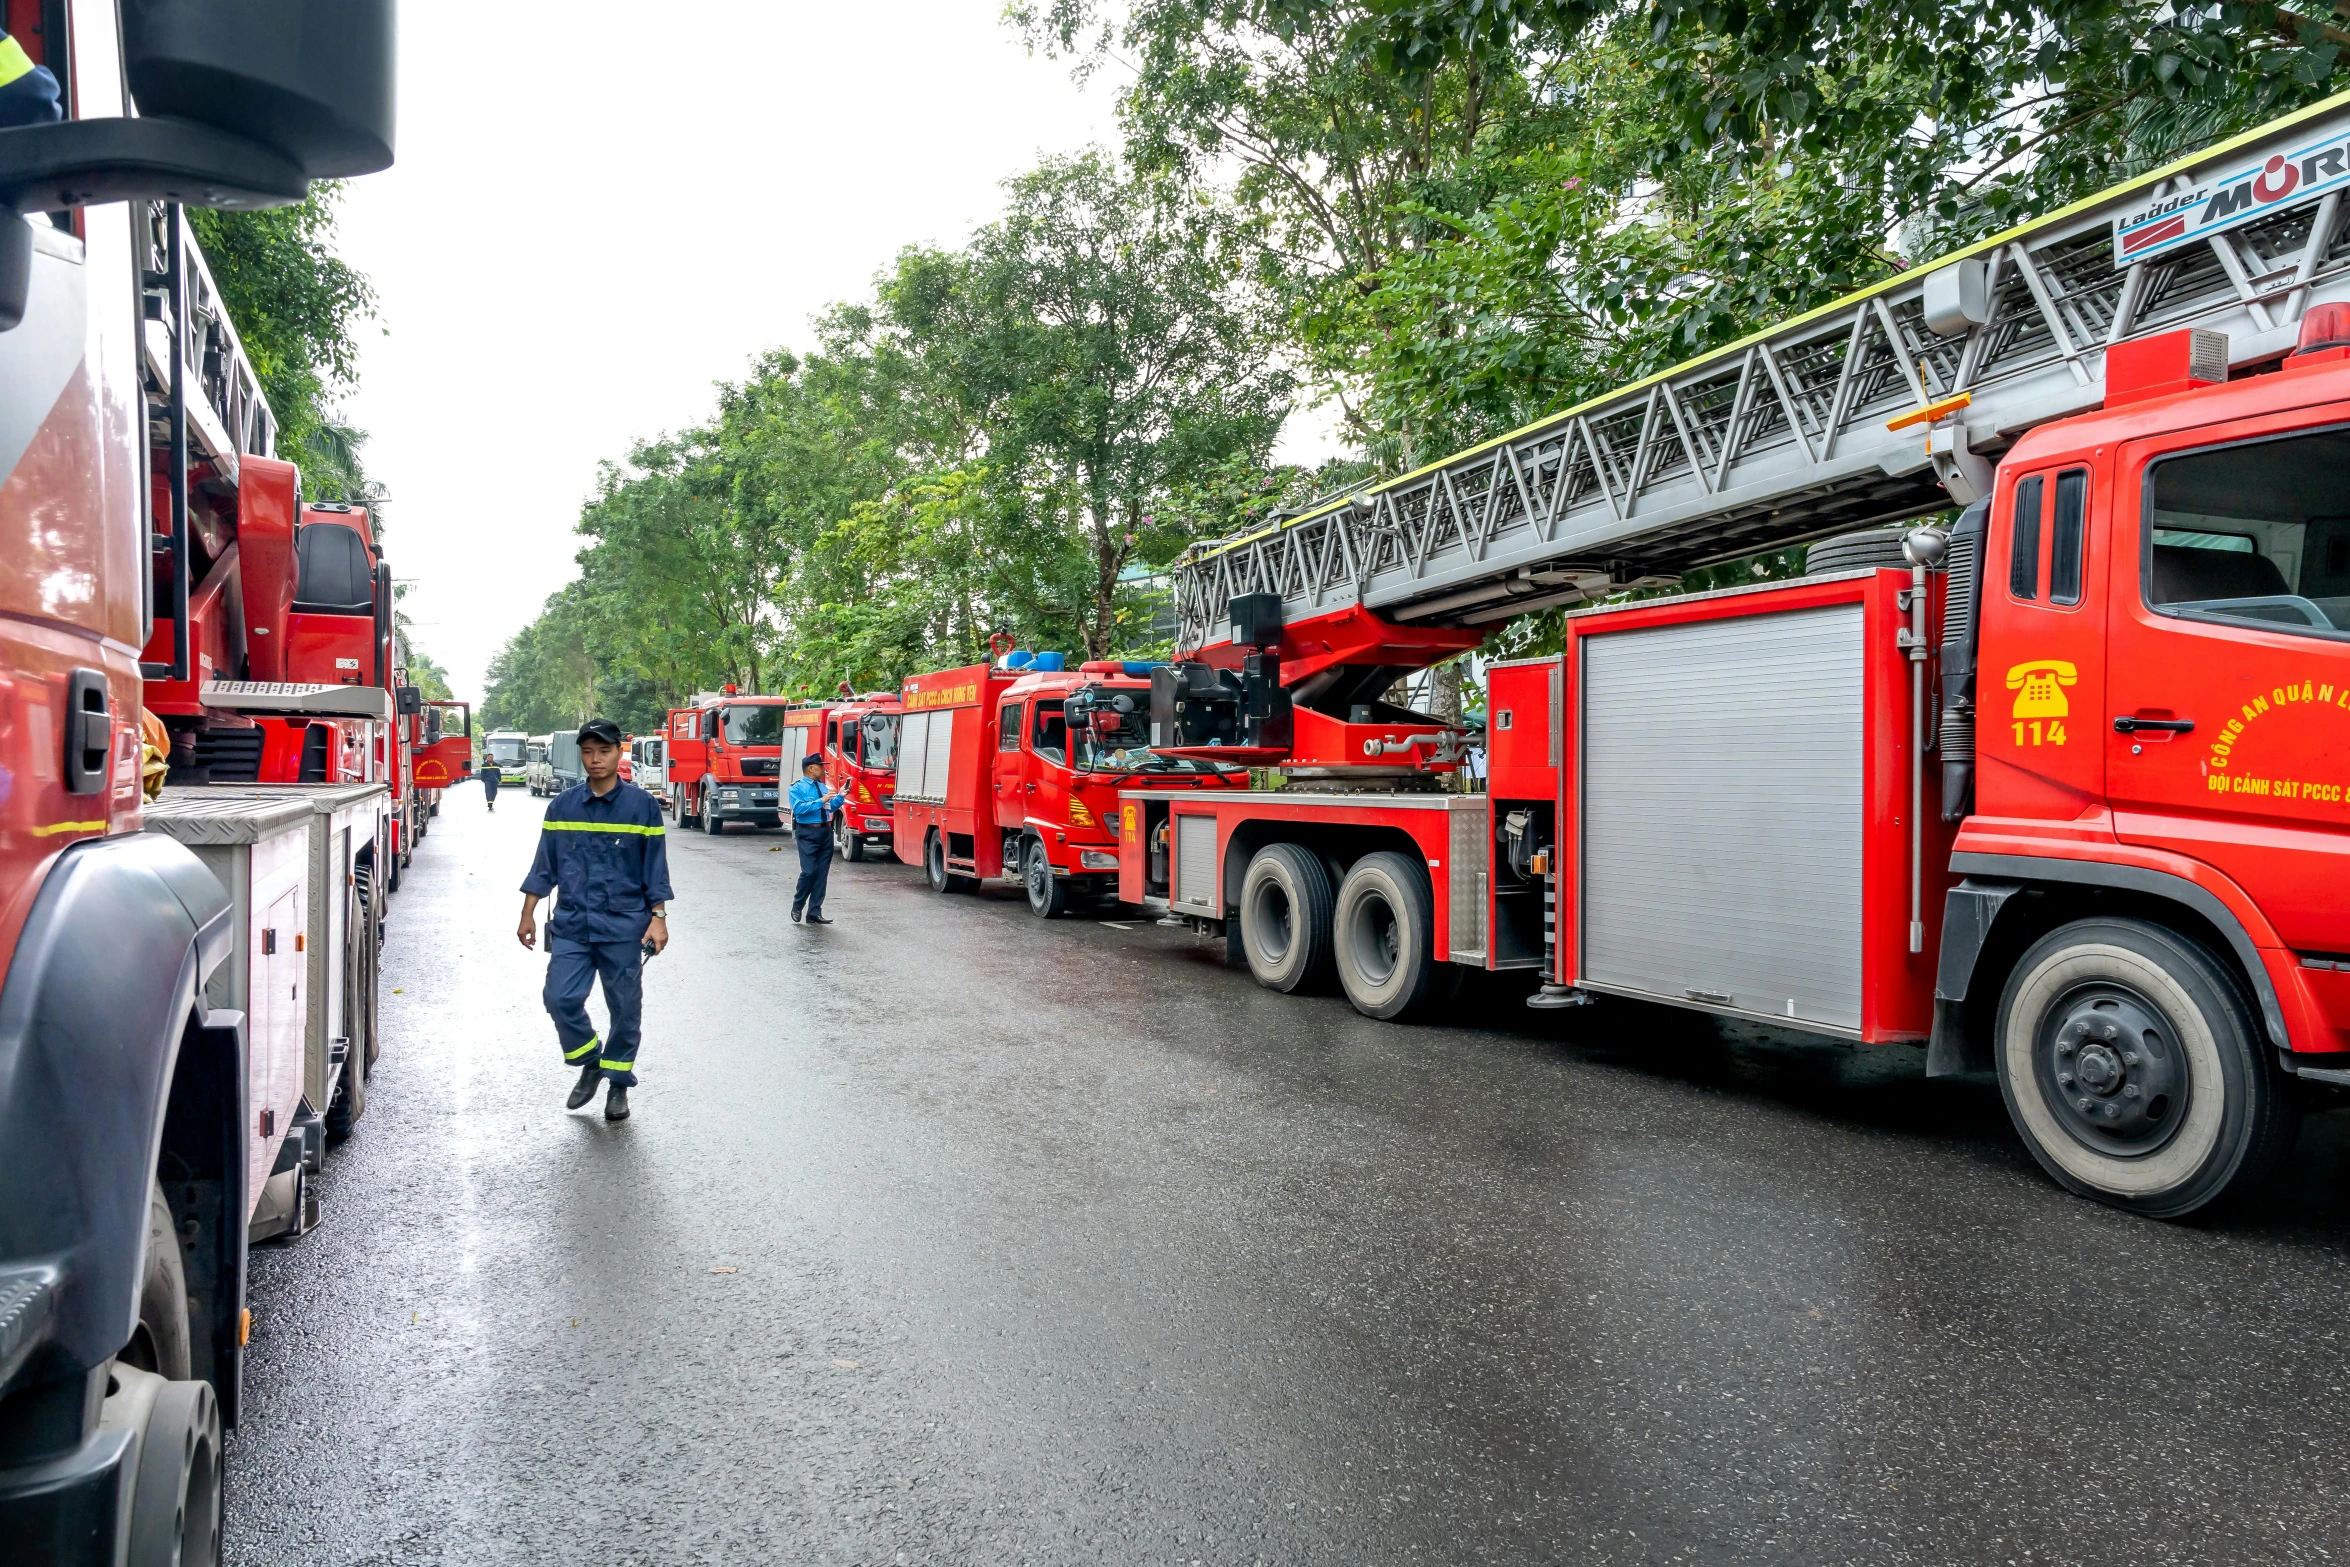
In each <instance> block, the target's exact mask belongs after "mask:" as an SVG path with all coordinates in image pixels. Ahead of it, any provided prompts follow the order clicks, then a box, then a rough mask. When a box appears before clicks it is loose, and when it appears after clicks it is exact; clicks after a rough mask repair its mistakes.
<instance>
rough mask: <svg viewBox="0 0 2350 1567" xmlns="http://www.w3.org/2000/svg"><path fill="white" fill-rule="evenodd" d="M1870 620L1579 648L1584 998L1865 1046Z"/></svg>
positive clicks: (1702, 632)
mask: <svg viewBox="0 0 2350 1567" xmlns="http://www.w3.org/2000/svg"><path fill="white" fill-rule="evenodd" d="M1702 608H1703V607H1700V609H1701V612H1702ZM1864 610H1865V606H1864V604H1863V603H1861V602H1857V601H1855V602H1845V603H1832V604H1819V605H1811V606H1808V607H1794V608H1781V609H1769V608H1768V605H1767V604H1765V603H1756V604H1753V605H1751V606H1749V605H1744V604H1725V605H1721V606H1719V607H1718V609H1716V611H1715V612H1714V613H1711V614H1708V615H1706V617H1705V618H1695V619H1689V620H1685V621H1682V622H1680V623H1676V624H1662V625H1657V624H1649V625H1640V624H1635V625H1633V626H1631V627H1629V628H1626V629H1614V628H1613V627H1611V626H1609V625H1607V624H1606V623H1605V622H1601V623H1599V624H1597V625H1595V626H1593V627H1592V628H1591V629H1588V630H1586V631H1585V632H1584V634H1582V635H1581V636H1580V637H1579V638H1578V639H1577V642H1576V646H1577V648H1578V649H1579V657H1580V660H1581V666H1580V669H1579V671H1578V675H1579V681H1578V685H1579V701H1578V707H1579V715H1578V716H1579V724H1578V727H1577V734H1578V750H1579V753H1580V754H1579V765H1578V768H1577V773H1576V776H1577V781H1578V793H1579V806H1580V810H1579V819H1578V821H1577V823H1576V828H1577V835H1578V843H1577V847H1578V859H1579V871H1580V874H1579V885H1578V894H1579V895H1578V897H1577V900H1576V901H1577V905H1578V917H1579V923H1580V947H1581V964H1580V974H1581V982H1583V983H1586V984H1589V985H1591V986H1593V987H1594V988H1599V989H1606V990H1615V991H1622V992H1627V993H1630V994H1634V995H1641V996H1650V997H1655V998H1657V999H1659V1000H1666V1001H1673V1002H1678V1003H1681V1004H1684V1005H1689V1004H1694V1005H1698V1006H1703V1007H1706V1008H1709V1009H1712V1010H1717V1011H1727V1012H1738V1013H1745V1014H1748V1015H1752V1016H1758V1017H1769V1018H1773V1019H1778V1020H1781V1021H1786V1022H1791V1023H1795V1024H1797V1025H1800V1026H1804V1027H1808V1028H1815V1029H1822V1030H1827V1031H1830V1032H1835V1033H1840V1034H1851V1035H1857V1034H1859V1033H1861V1032H1862V1030H1863V1005H1862V982H1863V904H1864V895H1865V885H1864V863H1863V861H1864V854H1865V852H1866V850H1865V843H1866V839H1867V826H1868V823H1867V821H1866V813H1865V812H1864V801H1865V798H1866V795H1867V792H1868V791H1867V779H1866V776H1865V775H1866V771H1867V764H1868V757H1867V755H1866V754H1865V739H1866V733H1867V718H1868V714H1867V694H1868V693H1867V671H1866V667H1865V655H1866V651H1867V650H1866V646H1865V635H1864V627H1865V625H1866V623H1867V616H1866V614H1865V612H1864ZM1886 634H1887V636H1888V638H1889V637H1890V628H1889V627H1888V628H1886ZM1894 825H1895V826H1896V828H1898V825H1899V824H1898V823H1895V824H1894Z"/></svg>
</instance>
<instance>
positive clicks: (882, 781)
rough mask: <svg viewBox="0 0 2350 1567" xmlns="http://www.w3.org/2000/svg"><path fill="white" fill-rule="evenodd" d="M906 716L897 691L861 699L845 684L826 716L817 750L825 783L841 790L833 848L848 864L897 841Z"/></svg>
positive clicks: (877, 693)
mask: <svg viewBox="0 0 2350 1567" xmlns="http://www.w3.org/2000/svg"><path fill="white" fill-rule="evenodd" d="M904 713H905V707H904V704H903V702H901V701H900V700H899V695H898V693H897V692H895V691H868V692H865V693H864V694H863V695H858V694H856V693H853V692H851V691H850V690H849V688H848V686H847V685H846V684H843V685H842V687H841V699H840V700H839V701H838V702H836V703H834V704H832V706H831V707H830V708H829V709H827V710H826V712H825V713H824V716H823V721H822V724H821V726H820V730H819V732H820V733H821V734H822V736H823V739H822V741H821V742H820V744H819V745H818V747H817V749H818V750H820V751H821V752H822V753H823V755H824V781H825V783H826V784H827V785H829V786H830V787H832V788H835V789H838V790H840V791H841V810H840V814H839V815H838V816H836V817H834V818H833V824H832V846H833V850H834V852H835V853H837V854H839V856H840V857H841V858H842V859H844V860H862V859H863V858H865V855H866V851H867V850H869V849H882V848H887V847H888V845H889V844H890V843H891V842H892V841H893V838H892V833H893V824H894V820H895V818H894V814H893V805H892V802H893V800H894V799H895V797H896V795H897V788H898V726H899V724H900V723H901V722H902V721H903V719H904ZM800 754H801V755H802V756H805V755H807V754H808V753H807V752H805V751H803V752H801V753H800Z"/></svg>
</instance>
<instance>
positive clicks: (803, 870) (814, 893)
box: [791, 822, 832, 914]
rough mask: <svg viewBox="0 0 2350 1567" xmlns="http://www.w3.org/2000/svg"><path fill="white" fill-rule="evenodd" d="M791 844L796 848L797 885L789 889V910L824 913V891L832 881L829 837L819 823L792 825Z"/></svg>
mask: <svg viewBox="0 0 2350 1567" xmlns="http://www.w3.org/2000/svg"><path fill="white" fill-rule="evenodd" d="M791 835H792V841H793V842H794V843H796V844H798V845H799V848H800V884H799V885H798V886H797V887H794V888H793V889H792V895H791V909H792V912H793V913H794V914H797V913H799V912H800V910H802V909H806V910H807V911H808V912H809V913H810V914H821V913H823V912H824V887H825V884H826V883H827V882H829V881H831V880H832V834H831V832H830V831H829V830H827V829H826V828H825V826H824V825H823V824H822V823H821V822H819V823H817V824H815V825H813V826H811V825H809V824H808V823H806V822H795V823H793V824H792V830H791Z"/></svg>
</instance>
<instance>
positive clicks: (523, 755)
mask: <svg viewBox="0 0 2350 1567" xmlns="http://www.w3.org/2000/svg"><path fill="white" fill-rule="evenodd" d="M481 756H482V760H483V761H485V762H494V763H496V764H497V768H498V782H500V783H508V784H518V783H521V782H522V781H523V777H524V769H525V768H526V767H528V766H529V763H530V736H528V735H526V734H524V733H523V732H522V731H521V730H519V729H501V730H499V731H497V733H495V734H491V735H485V736H483V738H482V742H481Z"/></svg>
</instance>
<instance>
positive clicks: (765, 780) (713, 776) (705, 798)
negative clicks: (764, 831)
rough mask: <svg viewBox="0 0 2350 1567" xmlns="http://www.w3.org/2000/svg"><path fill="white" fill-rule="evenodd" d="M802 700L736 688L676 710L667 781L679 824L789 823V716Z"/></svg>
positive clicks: (709, 828)
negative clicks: (785, 818)
mask: <svg viewBox="0 0 2350 1567" xmlns="http://www.w3.org/2000/svg"><path fill="white" fill-rule="evenodd" d="M795 705H796V704H794V703H792V702H791V701H789V700H788V699H787V698H784V697H779V696H744V695H742V694H741V693H740V692H738V691H736V690H734V689H733V688H732V687H728V688H726V689H725V690H723V691H717V692H710V693H705V694H703V695H699V696H697V697H695V699H694V703H693V705H692V706H691V707H682V708H672V709H671V710H670V712H669V715H668V725H667V728H666V731H665V735H666V739H667V745H666V747H665V751H666V756H665V765H664V779H665V781H666V783H667V784H668V788H669V804H670V808H671V809H672V810H674V811H675V812H676V813H677V822H678V825H679V826H681V827H690V826H699V827H701V828H702V830H703V831H705V832H707V833H710V834H712V835H716V834H718V833H722V832H724V831H725V830H726V826H727V824H728V823H729V822H738V821H747V822H749V823H751V824H752V825H753V826H754V827H770V828H772V827H775V826H777V825H778V824H779V823H780V822H781V820H782V817H781V815H780V812H781V809H782V806H781V801H782V798H783V783H782V778H783V769H784V755H785V752H786V751H787V750H789V749H790V747H789V746H788V745H787V744H786V735H785V728H786V722H785V720H786V714H787V712H788V711H789V709H791V708H792V707H793V706H795ZM794 760H797V753H795V754H794Z"/></svg>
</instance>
